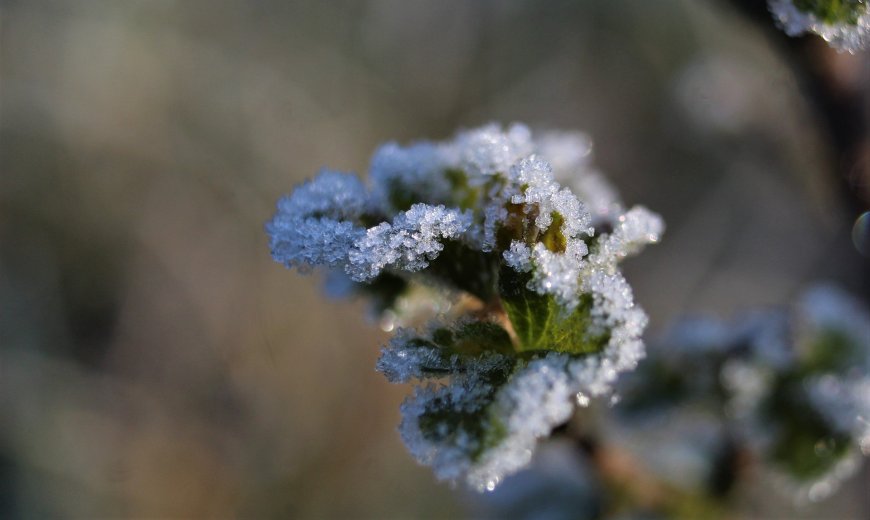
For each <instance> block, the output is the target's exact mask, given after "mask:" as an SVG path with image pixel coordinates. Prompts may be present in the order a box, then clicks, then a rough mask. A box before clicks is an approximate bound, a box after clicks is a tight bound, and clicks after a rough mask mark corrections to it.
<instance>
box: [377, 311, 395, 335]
mask: <svg viewBox="0 0 870 520" xmlns="http://www.w3.org/2000/svg"><path fill="white" fill-rule="evenodd" d="M396 319H397V316H396V313H395V312H393V311H386V312H385V313H384V315H383V316H382V317H381V322H380V326H381V330H382V331H384V332H392V331H393V329H395V328H396Z"/></svg>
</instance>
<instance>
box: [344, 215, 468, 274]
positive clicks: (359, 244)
mask: <svg viewBox="0 0 870 520" xmlns="http://www.w3.org/2000/svg"><path fill="white" fill-rule="evenodd" d="M469 225H471V216H470V215H469V214H468V213H464V212H462V211H460V210H458V209H447V208H445V207H444V206H429V205H426V204H414V205H413V206H411V209H409V210H408V211H405V212H402V213H399V214H398V215H397V216H396V218H395V219H394V220H393V222H392V224H388V223H386V222H382V223H380V224H378V225H377V226H374V227H371V228H369V229H368V230H367V231H366V234H365V236H363V237H360V238H359V239H358V240H357V241H356V242H355V243H354V244H353V247H352V248H351V249H350V251H349V252H348V260H349V263H348V266H347V272H348V274H350V276H351V278H352V279H354V280H355V281H358V282H365V281H368V280H372V279H374V278H375V277H376V276H378V275H379V274H380V273H381V271H382V270H383V269H384V268H386V267H393V268H395V269H398V270H402V271H419V270H421V269H424V268H426V267H427V266H428V265H429V261H430V260H434V259H435V258H437V257H438V254H439V253H440V252H441V250H442V249H444V245H443V244H442V241H443V240H445V239H457V238H459V236H460V235H461V234H462V233H464V232H465V231H466V230H467V229H468V226H469Z"/></svg>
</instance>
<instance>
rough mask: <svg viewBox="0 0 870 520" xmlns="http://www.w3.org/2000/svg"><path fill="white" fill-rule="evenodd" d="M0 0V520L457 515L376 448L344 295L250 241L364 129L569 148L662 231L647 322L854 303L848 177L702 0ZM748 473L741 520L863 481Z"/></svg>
mask: <svg viewBox="0 0 870 520" xmlns="http://www.w3.org/2000/svg"><path fill="white" fill-rule="evenodd" d="M0 9H2V11H0V80H2V83H0V516H2V517H4V518H9V517H228V516H243V517H298V518H311V517H353V518H365V517H373V518H402V517H434V518H439V517H453V516H462V515H468V514H483V513H482V512H481V510H480V509H477V506H476V505H475V502H474V497H473V496H471V495H469V494H467V493H465V492H462V491H461V490H452V489H451V488H450V487H449V486H447V485H443V484H437V483H435V481H434V479H433V477H432V475H431V472H430V471H429V470H428V469H426V468H421V467H418V466H417V465H416V464H415V463H414V462H413V460H412V459H411V457H410V456H409V455H408V454H407V453H406V451H405V449H404V447H403V446H402V444H401V441H400V439H399V436H398V434H397V432H396V431H395V426H396V425H397V423H398V420H399V413H398V405H399V403H400V402H401V400H402V399H403V396H404V395H405V394H406V393H407V388H403V387H401V386H394V385H390V384H388V383H387V382H386V381H385V380H384V379H383V377H382V376H380V375H379V374H377V373H375V371H374V368H373V367H374V362H375V359H376V358H377V354H378V346H379V345H380V344H381V343H382V342H383V341H384V340H385V338H386V337H387V334H386V333H384V332H382V331H381V330H380V329H379V328H378V326H377V324H376V323H372V322H371V321H369V320H367V319H366V314H365V306H364V305H363V303H362V302H346V301H342V302H336V301H329V300H328V299H326V298H325V297H323V296H322V294H321V289H320V283H319V282H320V281H319V279H318V277H317V276H316V275H315V276H302V275H299V274H298V273H296V272H290V271H287V270H285V269H283V268H282V267H281V266H279V265H278V264H275V263H274V262H272V260H271V259H270V257H269V254H268V249H267V244H266V237H265V234H264V232H263V230H262V227H263V223H264V222H265V221H266V220H267V219H268V218H269V217H270V216H271V214H272V211H273V207H274V203H275V200H276V199H277V198H278V197H279V196H280V195H282V194H284V193H287V192H289V191H290V190H291V189H292V188H293V186H294V185H296V184H298V183H299V182H301V181H303V180H304V179H305V178H308V177H311V176H313V175H314V174H315V173H316V172H317V170H318V169H319V168H321V167H323V166H329V167H332V168H335V169H341V170H345V171H356V172H361V173H364V172H365V170H366V167H367V163H368V159H369V157H370V154H371V152H372V151H373V150H374V148H375V147H376V146H377V145H378V144H379V143H382V142H384V141H387V140H392V139H396V140H399V141H409V140H412V139H415V138H424V137H425V138H437V139H441V138H446V137H448V136H449V135H450V134H452V132H453V131H454V130H455V129H457V128H459V127H469V126H474V125H478V124H482V123H486V122H489V121H501V122H505V123H507V122H511V121H522V122H526V123H528V124H529V125H531V126H532V127H534V128H549V127H555V128H566V129H582V130H584V131H587V132H589V134H590V135H591V136H592V137H593V138H594V141H595V143H596V144H595V157H596V159H595V160H596V163H597V164H598V165H599V166H600V167H601V169H602V170H603V171H605V172H606V173H607V174H608V175H609V177H610V179H612V181H613V182H614V184H615V185H616V186H617V187H618V188H619V189H620V191H621V193H622V195H623V198H624V200H625V201H626V202H627V203H629V204H634V203H642V204H645V205H646V206H648V207H650V208H651V209H653V210H655V211H658V212H660V213H661V214H662V215H663V216H664V217H665V220H666V222H667V223H668V231H667V233H666V236H665V237H664V240H663V241H662V243H661V244H660V245H657V246H655V247H654V248H651V249H648V250H647V251H646V252H645V253H644V254H643V255H641V256H640V257H638V258H636V259H633V260H631V261H629V262H628V264H627V266H626V271H627V276H628V278H629V280H630V281H631V282H632V284H633V285H634V287H635V291H636V299H637V300H638V301H639V302H640V303H641V305H642V306H644V307H645V308H646V309H647V311H648V312H649V314H650V315H651V319H652V322H651V323H652V325H651V327H650V329H649V334H653V335H654V334H655V333H656V331H657V330H660V329H662V328H663V327H664V325H665V324H667V323H668V321H670V320H671V319H673V318H674V317H676V316H678V315H680V314H681V313H684V312H687V311H690V312H693V313H698V312H711V313H720V314H722V315H726V316H727V315H730V314H731V313H732V312H733V311H735V310H736V309H739V308H742V307H745V306H749V305H773V304H783V303H787V302H789V301H790V300H791V298H792V297H794V296H795V295H796V294H797V293H798V292H799V291H800V290H801V289H802V288H804V287H805V286H807V285H808V284H810V283H812V282H813V281H816V280H833V281H836V282H838V283H839V284H840V285H841V286H843V287H844V288H846V289H848V290H851V291H852V292H853V293H855V294H856V295H859V296H862V295H863V296H864V297H866V296H867V287H868V272H870V270H868V269H867V267H868V261H867V259H866V258H863V257H862V256H861V255H860V254H859V252H858V251H857V250H856V246H855V244H854V243H853V239H852V235H851V232H852V226H853V223H854V221H855V219H856V218H857V217H858V214H859V212H860V211H861V204H862V202H861V201H862V200H863V201H865V202H866V200H867V199H866V198H862V197H866V190H867V189H868V186H870V182H868V177H867V169H868V164H870V161H864V162H862V161H860V160H858V161H855V162H854V164H852V163H848V164H844V163H843V161H844V160H848V161H851V160H853V159H845V158H843V157H842V156H840V155H838V150H837V149H836V146H835V145H834V144H832V140H831V139H830V135H829V134H830V128H828V127H826V125H825V123H824V122H823V121H822V119H823V118H820V117H819V113H818V112H817V111H816V108H814V105H813V103H812V101H811V99H809V98H808V96H807V94H806V90H805V89H803V88H802V85H801V78H800V77H799V76H797V75H796V74H795V72H794V70H793V69H792V68H791V66H790V64H789V62H788V61H787V59H788V58H787V54H786V53H784V52H783V49H782V48H781V47H780V46H778V45H779V44H777V43H776V42H775V41H774V40H773V39H772V38H771V37H770V36H769V35H768V34H767V33H766V32H765V31H764V30H763V29H761V28H760V26H759V25H758V24H756V23H754V22H752V21H751V20H750V19H749V18H747V17H745V16H744V15H743V14H741V13H740V12H739V11H738V10H737V9H735V8H734V7H733V6H732V5H731V4H730V3H729V2H727V1H725V0H705V1H698V0H656V1H655V2H641V1H630V0H619V1H617V0H597V1H591V0H590V1H583V2H577V1H573V2H569V1H554V2H536V1H533V0H510V1H495V0H478V1H474V2H460V1H445V2H440V1H439V2H434V1H430V2H418V1H407V0H365V1H353V2H351V1H336V2H313V1H312V2H278V1H274V2H267V1H255V2H243V1H237V2H225V1H184V2H182V1H165V0H147V1H146V0H139V1H136V0H132V1H116V0H106V1H98V0H82V1H80V2H78V1H77V2H68V1H60V0H58V1H23V0H5V1H2V2H0ZM817 44H818V45H814V44H812V43H811V44H810V45H814V47H813V49H815V50H814V51H813V52H817V53H818V63H820V64H821V65H820V66H821V67H823V68H824V69H825V71H826V73H827V74H829V75H830V77H832V78H834V79H835V81H837V82H838V83H837V85H838V88H841V89H843V92H845V93H846V94H849V95H852V96H854V95H855V94H856V93H858V94H860V93H861V92H865V93H866V92H870V60H868V57H867V55H866V54H865V55H857V56H850V55H838V54H836V53H833V52H829V50H828V49H827V48H826V47H825V46H824V44H823V43H822V42H817ZM844 95H845V94H844ZM867 106H868V105H867V104H864V105H863V110H864V112H863V113H862V114H860V115H858V117H866V114H867V112H866V110H867ZM868 156H870V153H868ZM844 168H845V169H844ZM843 171H848V172H851V173H850V174H849V175H848V176H846V177H844V175H843V173H842V172H843ZM863 209H865V210H866V209H867V208H866V207H864V208H863ZM858 240H859V241H860V238H859V239H858ZM858 245H859V246H860V245H861V244H858ZM758 484H759V485H758V486H755V484H753V487H752V489H748V490H746V492H745V493H744V498H743V499H742V502H743V505H742V507H741V510H742V511H743V513H742V514H744V515H745V517H746V518H765V517H769V515H771V514H772V513H771V511H779V513H777V514H782V512H783V511H785V512H786V513H784V514H786V515H787V516H794V515H797V514H800V515H804V516H808V517H813V518H816V517H832V516H831V515H835V516H836V517H840V518H867V517H868V515H870V503H868V500H870V499H868V493H867V490H868V489H870V474H868V472H867V470H866V468H865V470H864V472H863V473H862V474H861V475H859V476H858V477H857V478H856V479H854V480H853V481H852V482H851V483H850V485H849V486H847V487H845V488H844V489H843V490H842V491H840V492H839V493H838V494H836V495H835V496H834V497H833V498H831V499H829V500H828V501H827V502H826V503H824V504H816V505H813V506H810V507H809V508H806V509H801V510H799V511H798V510H793V509H792V507H793V506H791V505H790V504H789V503H787V502H786V503H779V502H776V501H774V502H775V503H774V504H772V503H771V499H770V498H769V497H770V490H769V489H766V488H765V487H764V485H763V483H758Z"/></svg>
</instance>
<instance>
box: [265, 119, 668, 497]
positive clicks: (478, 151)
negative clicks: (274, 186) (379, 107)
mask: <svg viewBox="0 0 870 520" xmlns="http://www.w3.org/2000/svg"><path fill="white" fill-rule="evenodd" d="M590 151H591V144H590V141H589V139H588V138H587V137H585V136H584V135H583V134H579V133H558V132H549V133H544V134H542V135H541V136H539V137H538V138H536V137H535V136H533V134H532V132H531V131H530V130H529V129H528V128H527V127H525V126H523V125H519V124H515V125H511V126H510V127H508V128H507V129H502V127H500V126H499V125H496V124H490V125H486V126H483V127H481V128H477V129H471V130H465V131H461V132H459V133H458V134H457V135H456V136H455V138H454V139H452V140H448V141H445V142H428V141H421V142H417V143H414V144H412V145H410V146H407V147H403V146H401V145H399V144H396V143H388V144H385V145H383V146H382V147H380V148H379V149H378V150H377V151H376V152H375V154H374V156H373V157H372V160H371V163H370V171H369V176H368V184H365V183H364V182H363V181H361V180H359V179H358V178H356V177H354V176H352V175H348V174H343V173H335V172H329V171H324V172H322V173H321V174H320V175H318V176H317V177H316V178H315V179H314V180H312V181H309V182H307V183H304V184H302V185H301V186H299V187H297V188H296V190H295V191H294V192H293V193H292V194H291V195H289V196H287V197H284V198H283V199H281V200H280V201H279V203H278V211H277V212H276V214H275V216H274V217H273V219H272V220H271V221H270V222H269V223H268V224H267V225H266V231H267V233H268V234H269V239H270V246H271V249H272V254H273V256H274V258H275V259H276V260H277V261H279V262H281V263H282V264H284V265H286V266H287V267H293V268H297V269H300V270H307V269H310V268H312V267H318V266H321V267H325V268H328V270H329V273H330V274H329V277H328V279H327V282H328V287H329V288H330V291H331V293H332V294H344V295H353V294H362V295H367V296H369V297H370V298H371V300H372V301H373V303H374V308H375V310H376V311H377V312H380V313H382V326H384V329H385V330H393V328H394V327H395V326H397V325H402V321H401V319H402V317H405V316H407V315H409V314H416V313H409V312H404V311H403V309H405V308H406V307H409V306H410V307H414V308H422V307H423V306H420V305H417V306H414V305H411V304H410V303H409V301H410V300H412V299H415V298H416V299H418V300H419V299H420V298H424V299H426V300H427V301H430V302H434V301H443V299H442V298H440V297H439V298H435V299H433V298H432V297H431V296H432V295H433V291H434V290H435V289H438V288H443V289H447V290H448V291H447V292H448V294H451V295H453V300H452V303H449V304H445V305H443V306H442V305H430V306H429V307H430V308H432V311H433V314H438V313H442V314H443V315H441V316H439V319H440V320H441V321H443V322H444V323H447V324H446V325H445V324H440V323H438V322H433V323H432V324H430V325H429V326H428V327H427V328H425V329H423V330H420V331H416V330H414V329H411V328H400V329H399V330H398V331H397V332H396V334H395V336H394V337H393V339H392V340H391V341H390V342H389V344H388V345H387V346H385V347H384V348H383V350H382V352H381V357H380V359H379V361H378V364H377V369H378V370H379V371H380V372H382V373H383V374H384V375H385V376H386V377H387V379H388V380H389V381H391V382H397V383H404V382H411V381H417V382H424V383H421V384H420V385H419V386H417V388H416V390H415V392H414V394H413V396H412V397H410V398H409V399H408V400H406V401H405V403H404V404H403V405H402V415H403V420H402V425H401V427H400V430H401V434H402V438H403V439H404V441H405V443H406V444H407V445H408V448H409V450H410V451H411V453H412V454H413V455H414V456H415V457H416V458H417V459H418V460H419V461H420V462H422V463H424V464H428V465H431V466H432V467H433V469H434V470H435V474H436V476H438V477H439V478H441V479H447V480H464V481H466V482H467V483H468V484H469V485H471V486H472V487H474V488H476V489H481V490H483V489H490V490H491V489H492V488H494V487H495V486H496V484H497V483H498V482H499V481H500V480H501V479H503V478H504V477H505V476H507V475H508V474H510V473H513V472H515V471H517V470H519V469H520V468H522V467H523V466H525V465H526V464H527V463H528V462H529V460H530V458H531V456H532V452H533V451H534V449H535V447H536V444H537V440H538V439H540V438H541V437H546V436H548V435H549V434H550V432H551V431H552V430H553V428H555V427H556V426H558V425H559V424H561V423H563V422H565V421H566V420H568V419H569V418H570V417H571V415H572V413H573V411H574V409H575V406H577V405H578V404H579V405H581V406H585V405H587V404H588V403H589V402H590V399H591V398H593V397H596V396H601V395H605V394H607V393H609V392H610V390H611V389H612V387H613V385H614V383H615V382H616V379H617V377H618V376H619V374H620V373H622V372H625V371H627V370H632V369H633V368H634V367H635V366H636V364H637V362H638V360H639V359H641V358H642V357H643V355H644V347H643V343H642V341H641V334H642V332H643V329H644V327H645V326H646V320H647V319H646V315H645V314H644V312H643V311H642V310H641V309H640V308H639V307H638V306H637V305H635V303H634V300H633V296H632V291H631V288H630V286H629V285H628V282H627V281H626V280H625V278H624V277H623V276H622V274H621V272H620V270H619V262H620V261H621V260H622V259H624V258H625V257H627V256H628V255H631V254H634V253H636V252H638V251H639V250H640V249H641V248H642V247H643V246H644V245H646V244H648V243H653V242H656V241H657V240H658V239H659V236H660V235H661V233H662V231H663V224H662V221H661V219H660V218H659V217H658V216H657V215H655V214H653V213H651V212H649V211H648V210H646V209H644V208H641V207H638V208H634V209H631V210H630V211H626V210H625V209H624V208H623V206H622V204H621V202H620V201H619V199H618V197H617V195H616V192H615V190H613V188H612V187H610V186H609V185H608V184H607V182H606V181H605V180H604V179H603V177H602V176H601V175H600V174H599V173H598V172H597V171H595V170H594V169H593V167H592V165H591V160H590ZM557 179H558V180H557ZM562 183H564V185H563V184H562ZM572 188H573V189H574V191H572ZM422 287H426V288H427V289H426V290H422V289H421V288H422ZM427 291H428V292H427ZM448 309H449V311H450V313H451V314H450V315H447V314H446V311H447V310H448ZM451 322H452V323H451Z"/></svg>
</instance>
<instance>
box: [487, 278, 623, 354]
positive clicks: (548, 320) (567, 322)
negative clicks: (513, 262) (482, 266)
mask: <svg viewBox="0 0 870 520" xmlns="http://www.w3.org/2000/svg"><path fill="white" fill-rule="evenodd" d="M530 281H531V276H530V275H529V274H527V273H518V272H516V271H514V270H513V269H511V268H502V270H501V272H500V275H499V295H500V297H501V302H502V305H503V306H504V308H505V311H507V314H508V317H509V318H510V320H511V324H512V325H513V327H514V331H515V332H516V335H517V338H518V340H519V346H518V348H519V349H520V350H521V351H538V350H552V351H556V352H565V353H568V354H589V353H595V352H600V351H601V350H602V349H603V348H604V347H605V346H606V345H607V341H608V340H609V334H608V332H607V331H598V332H596V331H595V328H594V327H593V326H592V324H593V318H592V314H591V313H592V306H593V301H592V296H591V295H589V294H586V295H583V296H582V297H581V298H580V302H579V304H578V305H577V306H576V307H575V308H574V310H573V311H572V312H571V313H570V314H568V315H566V314H565V312H564V308H563V307H561V306H560V305H559V304H558V303H557V301H556V299H555V297H553V296H552V295H549V294H544V295H542V294H538V293H537V292H535V291H533V290H531V289H529V288H528V285H529V282H530Z"/></svg>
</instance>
